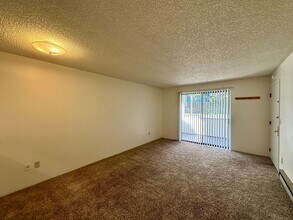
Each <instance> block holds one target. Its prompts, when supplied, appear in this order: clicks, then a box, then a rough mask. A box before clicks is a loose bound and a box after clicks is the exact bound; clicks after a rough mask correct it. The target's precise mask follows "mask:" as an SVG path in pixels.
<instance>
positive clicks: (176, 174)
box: [0, 140, 293, 220]
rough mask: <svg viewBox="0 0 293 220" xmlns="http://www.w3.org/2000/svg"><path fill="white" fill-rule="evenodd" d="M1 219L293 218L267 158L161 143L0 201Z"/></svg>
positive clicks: (176, 143) (149, 145)
mask: <svg viewBox="0 0 293 220" xmlns="http://www.w3.org/2000/svg"><path fill="white" fill-rule="evenodd" d="M0 219H152V220H157V219H293V205H292V202H291V200H290V199H289V196H288V195H287V194H286V192H285V189H284V188H283V186H282V185H281V183H280V181H279V178H278V175H277V172H276V170H275V168H274V167H273V165H272V163H271V161H270V159H269V158H265V157H258V156H252V155H247V154H242V153H236V152H229V151H225V150H220V149H214V148H209V147H201V146H197V145H194V144H189V143H178V142H172V141H168V140H159V141H156V142H153V143H150V144H146V145H144V146H141V147H138V148H136V149H133V150H130V151H128V152H125V153H122V154H119V155H116V156H114V157H111V158H108V159H105V160H103V161H100V162H97V163H94V164H91V165H89V166H86V167H83V168H81V169H78V170H75V171H73V172H70V173H67V174H65V175H62V176H59V177H56V178H53V179H51V180H48V181H46V182H43V183H40V184H37V185H35V186H32V187H29V188H26V189H24V190H21V191H18V192H16V193H13V194H10V195H8V196H5V197H2V198H0Z"/></svg>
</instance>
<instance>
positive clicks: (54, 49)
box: [32, 41, 65, 56]
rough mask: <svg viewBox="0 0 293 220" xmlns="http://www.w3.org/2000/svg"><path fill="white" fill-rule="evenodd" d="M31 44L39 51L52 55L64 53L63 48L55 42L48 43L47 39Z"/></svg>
mask: <svg viewBox="0 0 293 220" xmlns="http://www.w3.org/2000/svg"><path fill="white" fill-rule="evenodd" d="M32 45H33V47H34V48H36V49H37V50H38V51H41V52H43V53H46V54H49V55H52V56H59V55H62V54H64V53H65V50H64V48H62V47H60V46H58V45H56V44H52V43H49V42H47V41H35V42H33V44H32Z"/></svg>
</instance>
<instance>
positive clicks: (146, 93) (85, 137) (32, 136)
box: [0, 52, 162, 196]
mask: <svg viewBox="0 0 293 220" xmlns="http://www.w3.org/2000/svg"><path fill="white" fill-rule="evenodd" d="M138 74H139V73H138ZM149 131H150V132H151V134H150V135H148V132H149ZM161 136H162V90H160V89H156V88H152V87H148V86H144V85H141V84H137V83H131V82H127V81H123V80H118V79H114V78H109V77H105V76H101V75H98V74H94V73H89V72H85V71H80V70H75V69H71V68H67V67H62V66H58V65H54V64H50V63H46V62H41V61H37V60H33V59H29V58H24V57H20V56H15V55H11V54H7V53H3V52H0V196H3V195H5V194H8V193H11V192H13V191H15V190H19V189H21V188H24V187H26V186H30V185H32V184H35V183H38V182H40V181H43V180H46V179H49V178H52V177H54V176H57V175H60V174H63V173H66V172H68V171H71V170H74V169H76V168H79V167H81V166H84V165H87V164H90V163H92V162H95V161H98V160H101V159H103V158H105V157H109V156H111V155H114V154H117V153H120V152H122V151H125V150H128V149H130V148H133V147H136V146H138V145H141V144H144V143H146V142H149V141H152V140H155V139H157V138H160V137H161ZM37 160H39V161H40V162H41V167H40V168H38V169H32V170H31V171H26V172H25V171H24V164H26V163H32V162H34V161H37Z"/></svg>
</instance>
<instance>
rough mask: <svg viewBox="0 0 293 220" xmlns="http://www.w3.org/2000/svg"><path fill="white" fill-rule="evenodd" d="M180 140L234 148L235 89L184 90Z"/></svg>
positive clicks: (181, 104)
mask: <svg viewBox="0 0 293 220" xmlns="http://www.w3.org/2000/svg"><path fill="white" fill-rule="evenodd" d="M180 96H181V97H180V99H181V103H180V140H182V141H188V142H193V143H198V144H204V145H209V146H214V147H219V148H224V149H230V148H231V90H230V89H220V90H210V91H199V92H186V93H181V94H180Z"/></svg>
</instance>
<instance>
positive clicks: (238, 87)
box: [163, 77, 271, 156]
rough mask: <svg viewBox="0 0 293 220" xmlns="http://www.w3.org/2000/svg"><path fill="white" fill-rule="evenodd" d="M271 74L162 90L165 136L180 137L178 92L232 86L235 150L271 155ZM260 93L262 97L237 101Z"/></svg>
mask: <svg viewBox="0 0 293 220" xmlns="http://www.w3.org/2000/svg"><path fill="white" fill-rule="evenodd" d="M270 85H271V79H270V77H259V78H250V79H241V80H231V81H223V82H216V83H207V84H198V85H190V86H181V87H174V88H168V89H164V90H163V137H165V138H170V139H178V114H179V113H178V111H179V107H178V106H179V104H178V103H179V94H178V93H179V92H182V91H195V90H201V89H213V88H222V87H233V88H232V150H235V151H241V152H246V153H251V154H256V155H263V156H269V152H268V148H269V137H270V136H269V135H270V133H269V131H270V130H269V129H270V127H269V120H270V115H269V114H270V111H269V107H270V100H269V93H270ZM238 96H260V97H261V99H260V100H235V97H238Z"/></svg>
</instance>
